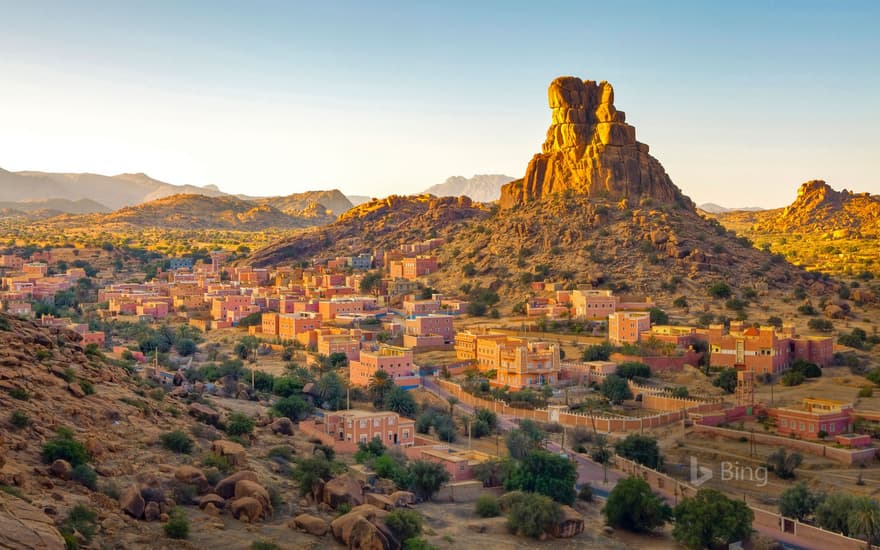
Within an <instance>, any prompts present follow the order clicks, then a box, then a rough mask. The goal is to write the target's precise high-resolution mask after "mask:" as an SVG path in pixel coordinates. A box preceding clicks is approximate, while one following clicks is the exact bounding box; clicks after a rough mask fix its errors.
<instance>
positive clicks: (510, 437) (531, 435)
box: [505, 420, 546, 460]
mask: <svg viewBox="0 0 880 550" xmlns="http://www.w3.org/2000/svg"><path fill="white" fill-rule="evenodd" d="M533 427H534V428H533ZM545 437H546V434H545V433H544V432H543V431H542V430H541V429H540V428H538V427H537V425H536V424H534V423H533V422H531V421H529V420H523V421H522V422H520V427H519V428H515V429H513V430H510V431H509V432H507V435H506V436H505V442H506V443H507V450H508V452H509V453H510V456H511V457H512V458H514V459H516V460H521V459H523V458H525V457H526V455H528V454H529V453H530V452H531V451H533V450H535V449H538V448H540V447H541V443H542V442H543V441H544V438H545Z"/></svg>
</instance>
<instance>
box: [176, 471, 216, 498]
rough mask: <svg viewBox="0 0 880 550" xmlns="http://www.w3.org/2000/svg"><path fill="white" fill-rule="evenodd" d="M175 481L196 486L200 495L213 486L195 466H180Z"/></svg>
mask: <svg viewBox="0 0 880 550" xmlns="http://www.w3.org/2000/svg"><path fill="white" fill-rule="evenodd" d="M174 479H176V480H177V481H179V482H181V483H185V484H186V485H195V487H196V488H197V489H198V491H199V493H204V492H206V491H207V490H208V489H209V488H210V486H211V484H210V482H208V478H207V477H206V476H205V473H204V472H202V471H201V470H200V469H198V468H196V467H195V466H186V465H185V466H180V467H179V468H177V470H175V471H174Z"/></svg>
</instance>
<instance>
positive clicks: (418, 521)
mask: <svg viewBox="0 0 880 550" xmlns="http://www.w3.org/2000/svg"><path fill="white" fill-rule="evenodd" d="M385 524H386V525H388V528H389V529H391V531H392V532H393V533H394V534H395V535H397V537H398V538H399V539H400V540H407V539H410V538H413V537H417V536H419V535H420V534H421V533H422V515H421V514H419V513H418V512H416V511H415V510H394V511H392V512H389V514H388V515H387V516H385Z"/></svg>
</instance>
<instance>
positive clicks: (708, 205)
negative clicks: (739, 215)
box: [697, 202, 764, 214]
mask: <svg viewBox="0 0 880 550" xmlns="http://www.w3.org/2000/svg"><path fill="white" fill-rule="evenodd" d="M697 208H698V209H700V210H702V211H703V212H706V213H707V214H723V213H726V212H735V211H741V212H760V211H761V210H764V209H763V208H761V207H760V206H743V207H742V208H727V207H725V206H721V205H720V204H715V203H714V202H705V203H703V204H700V205H698V206H697Z"/></svg>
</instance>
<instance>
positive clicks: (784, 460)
mask: <svg viewBox="0 0 880 550" xmlns="http://www.w3.org/2000/svg"><path fill="white" fill-rule="evenodd" d="M803 461H804V457H803V456H802V455H801V454H800V453H797V452H793V453H788V452H787V451H786V450H785V449H784V448H780V449H779V450H778V451H775V452H773V453H771V454H770V455H769V456H768V457H767V464H766V466H767V469H768V470H770V471H771V472H773V473H775V474H776V475H777V476H779V478H780V479H792V478H794V476H795V472H794V470H795V468H797V467H798V466H800V465H801V463H802V462H803Z"/></svg>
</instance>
